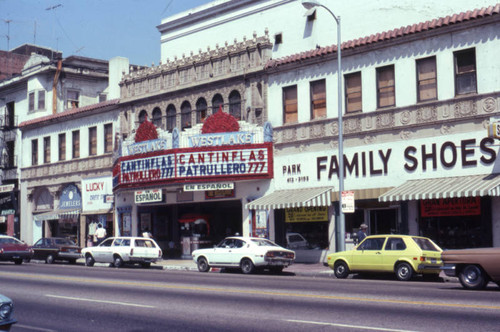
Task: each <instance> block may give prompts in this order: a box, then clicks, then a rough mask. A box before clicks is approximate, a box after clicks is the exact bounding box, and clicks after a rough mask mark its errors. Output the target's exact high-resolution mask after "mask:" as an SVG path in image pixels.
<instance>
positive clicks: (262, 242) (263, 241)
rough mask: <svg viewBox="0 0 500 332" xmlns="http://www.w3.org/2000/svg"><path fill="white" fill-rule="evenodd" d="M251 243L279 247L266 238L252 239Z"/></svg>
mask: <svg viewBox="0 0 500 332" xmlns="http://www.w3.org/2000/svg"><path fill="white" fill-rule="evenodd" d="M252 243H254V244H256V245H258V246H270V247H279V246H278V245H277V244H276V243H274V242H272V241H269V240H266V239H252Z"/></svg>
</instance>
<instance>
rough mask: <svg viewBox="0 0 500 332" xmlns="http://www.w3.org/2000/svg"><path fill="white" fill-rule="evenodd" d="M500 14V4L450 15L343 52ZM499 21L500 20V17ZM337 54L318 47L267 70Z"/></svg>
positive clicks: (345, 46)
mask: <svg viewBox="0 0 500 332" xmlns="http://www.w3.org/2000/svg"><path fill="white" fill-rule="evenodd" d="M498 14H500V3H498V4H496V5H493V6H489V7H483V8H480V9H474V10H469V11H466V12H461V13H459V14H453V15H448V16H445V17H440V18H437V19H433V20H429V21H425V22H421V23H416V24H412V25H408V26H406V27H401V28H396V29H393V30H389V31H384V32H381V33H377V34H372V35H370V36H366V37H361V38H357V39H353V40H349V41H346V42H343V43H342V44H341V50H342V51H346V50H350V49H355V48H358V47H362V46H367V45H370V44H375V43H379V42H383V41H389V40H394V39H398V38H401V37H406V36H409V35H413V34H418V33H422V32H426V31H429V30H435V29H439V28H443V27H447V26H451V25H455V24H461V23H466V22H469V21H473V20H480V19H485V18H488V17H491V16H495V15H498ZM498 19H500V17H498ZM336 52H337V46H336V45H332V46H326V47H318V48H316V49H314V50H309V51H305V52H301V53H297V54H292V55H288V56H286V57H283V58H278V59H271V60H269V61H268V62H267V63H266V65H265V69H271V68H276V67H279V66H282V65H286V64H291V63H294V62H298V61H304V60H307V59H311V58H316V57H320V56H324V55H327V54H332V53H336Z"/></svg>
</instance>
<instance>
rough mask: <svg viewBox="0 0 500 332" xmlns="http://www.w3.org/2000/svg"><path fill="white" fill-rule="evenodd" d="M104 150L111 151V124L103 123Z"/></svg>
mask: <svg viewBox="0 0 500 332" xmlns="http://www.w3.org/2000/svg"><path fill="white" fill-rule="evenodd" d="M104 152H113V124H112V123H108V124H105V125H104Z"/></svg>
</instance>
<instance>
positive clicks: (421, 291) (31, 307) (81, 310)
mask: <svg viewBox="0 0 500 332" xmlns="http://www.w3.org/2000/svg"><path fill="white" fill-rule="evenodd" d="M0 284H1V285H2V286H1V293H3V294H4V295H6V296H8V297H10V298H12V299H13V300H14V303H15V317H16V318H17V320H18V323H17V324H16V325H15V326H14V327H13V329H12V330H13V331H89V330H91V331H146V330H148V331H213V330H217V331H236V330H238V331H278V330H287V331H304V330H310V331H356V330H365V331H370V330H372V331H439V330H441V331H445V330H446V331H450V330H453V331H461V330H469V329H473V330H475V331H492V330H495V329H497V328H498V317H499V316H500V288H498V287H496V286H494V285H493V284H490V287H489V288H488V289H487V290H486V291H480V292H473V291H465V290H463V289H462V288H461V287H460V285H459V284H457V283H439V282H423V281H412V282H398V281H395V280H390V279H367V278H354V279H347V280H338V279H335V278H312V277H302V276H295V275H293V274H287V273H284V274H283V275H271V274H266V273H262V274H256V275H250V276H247V275H242V274H240V273H198V272H194V271H186V272H184V271H165V270H160V269H150V270H145V269H140V268H134V267H130V268H121V269H116V268H108V267H93V268H88V267H85V266H81V265H63V264H56V265H46V264H33V263H30V264H23V265H21V266H16V265H13V264H10V263H2V264H0Z"/></svg>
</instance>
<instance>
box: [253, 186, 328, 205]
mask: <svg viewBox="0 0 500 332" xmlns="http://www.w3.org/2000/svg"><path fill="white" fill-rule="evenodd" d="M332 189H333V188H332V187H318V188H305V189H290V190H277V191H275V192H273V193H271V194H269V195H266V196H263V197H261V198H258V199H256V200H254V201H252V202H250V203H248V204H247V205H246V206H245V207H246V208H247V209H249V210H267V209H287V208H294V207H304V206H329V205H331V204H332Z"/></svg>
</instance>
